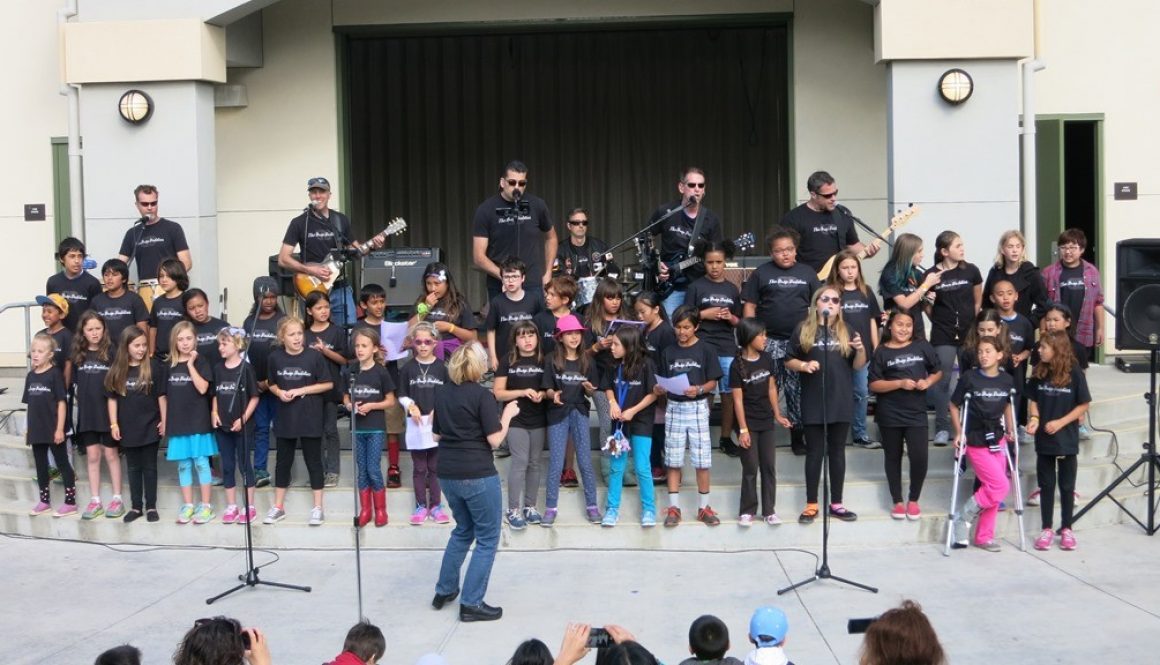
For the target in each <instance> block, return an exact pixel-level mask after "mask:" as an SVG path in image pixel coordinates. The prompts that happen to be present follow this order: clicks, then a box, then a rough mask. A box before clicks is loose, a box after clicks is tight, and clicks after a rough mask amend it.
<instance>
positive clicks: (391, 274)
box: [362, 247, 443, 306]
mask: <svg viewBox="0 0 1160 665" xmlns="http://www.w3.org/2000/svg"><path fill="white" fill-rule="evenodd" d="M442 260H443V258H442V251H441V250H440V248H438V247H391V248H384V249H379V250H375V251H373V252H370V253H369V254H367V255H366V256H364V257H363V262H362V281H363V284H371V283H374V284H378V285H379V286H381V287H383V288H384V289H386V291H387V304H388V305H390V306H398V305H404V304H405V305H410V304H411V303H413V302H415V299H416V298H418V297H419V294H420V293H422V291H423V269H424V268H426V267H427V264H428V263H433V262H435V261H442Z"/></svg>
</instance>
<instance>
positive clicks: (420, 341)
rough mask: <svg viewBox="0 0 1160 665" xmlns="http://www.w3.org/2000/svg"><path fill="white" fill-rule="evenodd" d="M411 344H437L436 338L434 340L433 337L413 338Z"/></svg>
mask: <svg viewBox="0 0 1160 665" xmlns="http://www.w3.org/2000/svg"><path fill="white" fill-rule="evenodd" d="M411 344H412V345H414V346H435V340H433V339H413V340H411Z"/></svg>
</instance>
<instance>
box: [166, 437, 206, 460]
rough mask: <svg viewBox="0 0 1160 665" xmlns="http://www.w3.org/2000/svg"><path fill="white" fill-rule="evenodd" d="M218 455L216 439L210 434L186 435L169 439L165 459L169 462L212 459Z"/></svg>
mask: <svg viewBox="0 0 1160 665" xmlns="http://www.w3.org/2000/svg"><path fill="white" fill-rule="evenodd" d="M216 454H218V447H217V439H216V438H214V435H213V434H212V433H209V432H207V433H205V434H186V435H184V436H171V437H169V450H168V451H166V453H165V459H167V460H169V461H171V462H172V461H176V460H183V459H194V458H196V457H213V456H214V455H216Z"/></svg>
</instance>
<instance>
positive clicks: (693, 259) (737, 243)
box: [657, 231, 757, 300]
mask: <svg viewBox="0 0 1160 665" xmlns="http://www.w3.org/2000/svg"><path fill="white" fill-rule="evenodd" d="M755 244H757V239H756V238H755V237H754V236H753V233H751V232H749V231H746V232H745V233H742V234H741V235H739V236H737V238H735V239H734V240H733V245H734V247H735V248H736V249H737V251H739V252H747V251H749V250H751V249H753V246H754V245H755ZM702 261H704V259H702V258H701V257H699V256H690V257H689V258H687V259H682V260H680V261H677V262H675V263H669V264H666V265H668V267H669V278H668V279H666V280H665V281H663V282H657V295H658V296H660V297H661V299H662V300H663V299H664V298H665V297H667V296H668V295H669V294H670V293H672V292H673V288H674V287H675V285H674V284H673V282H674V281H676V279H677V278H678V277H680V276H681V274H682V273H683V272H685V271H686V270H688V269H689V268H692V267H693V266H695V265H697V264H698V263H701V262H702Z"/></svg>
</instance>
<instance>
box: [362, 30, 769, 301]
mask: <svg viewBox="0 0 1160 665" xmlns="http://www.w3.org/2000/svg"><path fill="white" fill-rule="evenodd" d="M347 44H348V52H347V54H346V62H347V72H346V73H347V86H348V91H349V100H348V102H349V103H348V106H347V112H348V118H347V119H348V123H349V142H350V143H349V160H350V177H351V192H352V194H353V200H351V201H349V202H348V204H347V207H348V208H349V212H350V213H351V214H352V218H353V219H354V220H355V224H356V226H357V227H358V229H359V230H360V231H361V236H360V237H365V235H366V234H367V233H368V232H370V231H372V229H378V228H380V227H382V226H383V225H384V224H385V222H386V220H388V219H389V218H391V217H394V216H396V215H402V216H404V217H405V218H406V219H407V220H408V222H409V224H410V228H409V231H408V233H407V234H406V235H404V236H401V237H399V238H396V239H394V241H393V243H394V245H395V246H409V247H429V246H430V247H441V248H443V250H444V255H445V257H446V258H447V260H448V263H449V264H450V266H451V269H452V271H453V273H454V275H455V276H456V279H457V281H458V283H459V284H460V285H461V288H464V289H465V291H466V292H467V294H468V295H469V297H470V298H471V301H472V304H473V306H474V307H475V308H476V309H479V308H480V307H482V305H483V303H482V302H481V300H482V297H483V293H484V290H483V286H482V284H483V280H482V275H481V273H479V272H477V271H475V270H474V269H472V268H471V250H470V247H471V227H470V220H471V217H472V214H473V212H474V210H475V208H476V206H478V204H479V203H480V202H481V201H482V200H484V199H485V198H486V197H488V196H490V195H491V194H493V193H494V192H495V190H496V186H497V185H496V183H497V182H498V179H499V176H500V171H501V169H502V167H503V165H504V164H505V163H506V162H507V161H508V160H510V159H520V160H522V161H524V162H525V163H526V164H528V166H529V185H528V189H529V192H530V193H532V194H535V195H538V196H540V197H543V198H544V199H545V200H546V201H547V203H548V206H549V208H550V209H551V211H552V216H553V219H554V221H555V222H556V225H557V233H558V234H559V236H560V240H561V242H564V240H565V238H566V230H565V229H564V227H563V221H564V220H565V216H566V215H567V213H568V211H569V210H571V209H572V208H574V207H577V206H583V207H585V208H587V209H588V210H589V216H590V218H591V220H592V226H591V229H590V233H592V234H593V235H596V236H598V237H600V238H603V239H605V240H606V241H608V242H610V243H612V242H616V241H619V240H621V239H623V238H625V237H627V236H628V235H630V234H631V233H632V232H633V231H634V230H636V229H637V228H639V227H640V226H642V225H643V223H644V221H645V220H646V219H647V217H648V215H649V214H650V213H651V211H652V210H654V209H655V208H656V207H657V206H658V205H660V204H662V203H666V202H669V201H672V200H675V198H676V196H677V192H676V183H677V180H678V177H679V175H680V172H681V169H682V167H684V166H685V165H689V164H692V165H697V166H700V167H702V168H703V169H704V170H705V172H706V176H707V179H708V183H709V188H708V195H707V198H706V204H707V205H708V206H709V207H710V208H712V209H714V210H716V211H717V212H718V214H719V215H721V218H722V220H723V222H724V226H725V232H726V234H727V235H730V236H735V235H737V234H738V233H741V232H742V231H747V230H751V231H753V232H755V233H757V234H758V236H759V237H760V236H761V235H762V233H763V230H764V229H765V228H767V227H768V225H769V224H771V223H772V222H775V221H776V220H777V219H778V218H779V217H780V216H781V215H782V214H783V213H784V212H785V210H786V209H787V208H788V205H789V202H790V193H789V182H788V164H789V139H788V131H789V120H788V109H789V99H788V81H787V76H788V62H787V50H788V46H787V36H786V27H785V26H784V25H768V26H761V27H748V28H720V29H664V30H614V31H604V32H598V31H583V32H568V33H557V32H553V33H528V34H510V35H499V34H488V35H466V36H464V35H456V36H404V37H373V38H370V37H365V36H358V35H352V36H350V37H349V39H348V42H347ZM759 251H760V250H759ZM630 257H631V254H626V255H624V256H623V259H622V262H624V263H631V262H632V260H631V258H630Z"/></svg>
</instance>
